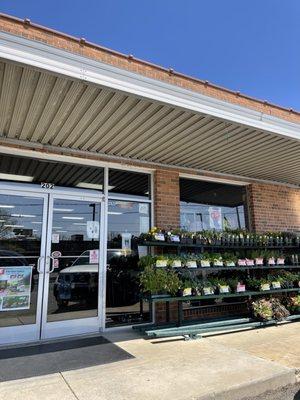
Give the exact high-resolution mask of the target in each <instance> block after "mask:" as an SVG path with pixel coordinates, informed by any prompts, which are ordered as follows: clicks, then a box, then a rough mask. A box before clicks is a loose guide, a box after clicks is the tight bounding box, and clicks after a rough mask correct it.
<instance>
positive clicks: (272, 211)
mask: <svg viewBox="0 0 300 400" xmlns="http://www.w3.org/2000/svg"><path fill="white" fill-rule="evenodd" d="M247 200H248V211H249V219H250V227H251V229H252V230H254V231H256V232H263V231H300V189H297V188H291V187H288V186H280V185H269V184H256V183H255V184H251V185H249V186H248V188H247Z"/></svg>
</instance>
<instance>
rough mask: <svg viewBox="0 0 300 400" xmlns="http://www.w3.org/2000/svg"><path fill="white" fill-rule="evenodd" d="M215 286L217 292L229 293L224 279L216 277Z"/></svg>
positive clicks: (228, 287)
mask: <svg viewBox="0 0 300 400" xmlns="http://www.w3.org/2000/svg"><path fill="white" fill-rule="evenodd" d="M216 286H217V289H218V292H219V294H228V293H230V286H229V284H228V283H227V281H226V280H224V279H220V278H219V279H217V281H216Z"/></svg>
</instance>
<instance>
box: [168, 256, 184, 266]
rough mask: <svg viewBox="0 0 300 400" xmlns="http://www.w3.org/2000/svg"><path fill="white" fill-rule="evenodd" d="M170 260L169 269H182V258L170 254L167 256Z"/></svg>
mask: <svg viewBox="0 0 300 400" xmlns="http://www.w3.org/2000/svg"><path fill="white" fill-rule="evenodd" d="M165 257H167V258H168V263H167V265H168V267H171V268H181V267H182V265H183V263H182V257H181V256H178V255H174V254H168V255H167V256H165Z"/></svg>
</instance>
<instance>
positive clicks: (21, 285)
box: [0, 266, 32, 311]
mask: <svg viewBox="0 0 300 400" xmlns="http://www.w3.org/2000/svg"><path fill="white" fill-rule="evenodd" d="M31 277H32V267H31V266H22V267H17V266H16V267H1V268H0V311H15V310H28V309H29V308H30V293H31V282H32V280H31Z"/></svg>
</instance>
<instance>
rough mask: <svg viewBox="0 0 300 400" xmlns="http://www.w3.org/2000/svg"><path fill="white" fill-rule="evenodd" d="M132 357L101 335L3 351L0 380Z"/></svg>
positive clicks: (0, 359) (27, 376) (0, 361)
mask: <svg viewBox="0 0 300 400" xmlns="http://www.w3.org/2000/svg"><path fill="white" fill-rule="evenodd" d="M130 358H133V356H132V355H131V354H129V353H127V352H126V351H125V350H123V349H121V348H120V347H119V346H117V345H115V344H114V343H111V342H110V341H109V340H107V339H106V338H104V337H102V336H95V337H88V338H80V339H68V340H57V341H54V342H49V343H40V344H34V345H27V346H23V347H11V348H6V349H2V350H0V364H1V369H0V382H4V381H10V380H15V379H22V378H29V377H34V376H41V375H47V374H53V373H58V372H63V371H70V370H75V369H80V368H87V367H92V366H96V365H102V364H109V363H113V362H117V361H122V360H127V359H130Z"/></svg>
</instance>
